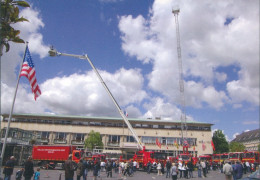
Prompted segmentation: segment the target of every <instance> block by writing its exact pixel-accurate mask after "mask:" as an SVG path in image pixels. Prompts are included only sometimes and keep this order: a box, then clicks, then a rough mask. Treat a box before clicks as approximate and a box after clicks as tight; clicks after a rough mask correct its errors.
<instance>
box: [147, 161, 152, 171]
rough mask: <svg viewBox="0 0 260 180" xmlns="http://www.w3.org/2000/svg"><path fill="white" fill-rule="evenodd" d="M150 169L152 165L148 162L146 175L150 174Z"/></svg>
mask: <svg viewBox="0 0 260 180" xmlns="http://www.w3.org/2000/svg"><path fill="white" fill-rule="evenodd" d="M151 169H152V163H151V161H149V162H148V163H147V174H150V172H151Z"/></svg>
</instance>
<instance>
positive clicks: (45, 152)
mask: <svg viewBox="0 0 260 180" xmlns="http://www.w3.org/2000/svg"><path fill="white" fill-rule="evenodd" d="M69 154H72V160H73V161H74V162H76V163H78V162H79V160H80V158H81V154H80V150H76V146H49V145H39V146H38V145H36V146H33V150H32V158H33V160H34V161H38V164H39V165H40V166H42V167H45V168H47V169H49V168H51V169H54V168H55V166H56V165H57V163H61V164H64V162H65V161H66V160H67V159H68V157H69Z"/></svg>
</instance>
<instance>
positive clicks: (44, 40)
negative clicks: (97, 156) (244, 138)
mask: <svg viewBox="0 0 260 180" xmlns="http://www.w3.org/2000/svg"><path fill="white" fill-rule="evenodd" d="M28 2H29V3H30V4H31V8H25V9H23V10H22V11H21V15H22V16H24V17H25V18H27V19H29V22H24V23H20V24H16V25H15V28H17V29H20V30H21V38H23V39H24V40H26V41H29V49H30V52H31V55H32V58H33V61H34V63H35V68H36V75H37V80H38V83H39V86H40V88H41V91H42V95H41V96H40V97H39V98H38V99H37V101H36V102H35V101H34V99H33V95H32V93H31V91H30V87H29V83H28V80H27V79H26V78H24V77H23V78H21V80H20V84H19V89H18V95H17V99H16V103H15V109H14V113H38V114H47V113H51V114H63V115H84V116H109V117H118V116H119V114H118V112H117V110H116V108H115V106H114V105H113V103H112V101H111V100H110V98H109V97H108V95H107V94H106V92H105V90H104V88H103V87H102V85H101V84H100V82H99V81H98V79H97V77H96V75H95V74H94V72H93V71H92V69H91V67H90V65H89V64H88V62H86V61H83V60H80V59H76V58H71V57H65V56H61V57H49V56H48V50H49V47H50V46H51V45H53V46H54V47H55V48H56V49H57V50H58V51H60V52H63V53H70V54H78V55H83V54H87V55H88V56H89V58H90V59H91V60H92V62H93V64H94V65H95V66H96V68H97V69H98V70H99V72H100V74H101V76H102V77H103V79H104V81H105V82H106V84H107V86H108V87H109V88H110V90H111V92H112V94H113V95H114V97H115V99H116V100H117V101H118V104H119V105H120V107H121V108H122V109H125V110H127V112H128V115H129V117H130V118H131V117H133V118H155V117H161V118H162V119H166V120H179V119H180V114H181V111H180V109H179V108H180V92H179V80H178V78H179V76H178V73H179V71H178V58H177V50H176V44H177V43H176V30H175V28H176V25H175V21H174V15H173V14H172V12H171V11H172V8H173V7H176V6H178V7H179V8H180V14H179V26H180V38H181V50H182V51H181V52H182V62H183V73H184V80H185V81H184V85H185V102H186V114H187V118H188V120H189V121H200V122H207V123H212V124H214V126H213V127H212V129H213V130H215V129H221V130H224V133H225V134H226V135H227V138H228V139H229V140H231V139H233V136H234V135H235V134H237V133H241V132H243V131H246V130H253V129H257V128H259V1H257V0H249V1H245V0H238V1H232V0H228V1H226V0H223V1H221V0H220V1H210V2H209V1H206V0H199V1H191V0H183V1H177V0H165V1H160V0H155V1H151V0H144V1H138V0H99V1H98V0H97V1H93V0H92V1H91V0H86V1H80V0H74V1H68V0H64V1H58V0H57V1H51V0H45V1H40V0H33V1H32V0H30V1H28ZM24 49H25V45H23V44H13V43H11V50H10V52H8V53H4V55H3V57H2V60H1V63H2V64H1V68H2V69H1V113H9V111H10V108H11V102H12V98H13V93H14V88H15V83H16V80H17V73H18V69H19V65H20V63H21V61H22V56H23V52H24Z"/></svg>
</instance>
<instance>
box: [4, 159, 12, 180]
mask: <svg viewBox="0 0 260 180" xmlns="http://www.w3.org/2000/svg"><path fill="white" fill-rule="evenodd" d="M14 164H15V158H14V156H11V157H10V159H9V160H8V161H7V162H6V164H5V167H4V171H3V174H4V175H5V178H4V180H11V176H12V174H13V171H14Z"/></svg>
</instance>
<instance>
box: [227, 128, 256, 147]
mask: <svg viewBox="0 0 260 180" xmlns="http://www.w3.org/2000/svg"><path fill="white" fill-rule="evenodd" d="M232 142H239V143H242V144H244V146H245V147H246V150H247V151H257V150H258V146H259V144H260V129H255V130H252V131H246V132H243V133H241V134H239V135H237V136H236V138H235V139H233V140H232Z"/></svg>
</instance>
